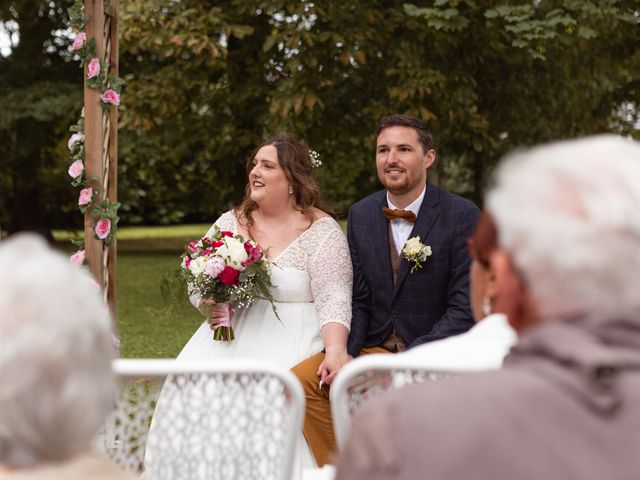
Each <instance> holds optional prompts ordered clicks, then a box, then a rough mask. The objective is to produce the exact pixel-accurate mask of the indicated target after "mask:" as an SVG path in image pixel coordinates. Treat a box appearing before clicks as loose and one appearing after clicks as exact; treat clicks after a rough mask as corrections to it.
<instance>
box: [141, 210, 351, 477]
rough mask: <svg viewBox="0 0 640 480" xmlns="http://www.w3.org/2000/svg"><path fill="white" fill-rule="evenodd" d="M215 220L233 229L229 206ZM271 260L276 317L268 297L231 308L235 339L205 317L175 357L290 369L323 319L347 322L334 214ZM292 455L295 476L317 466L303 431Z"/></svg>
mask: <svg viewBox="0 0 640 480" xmlns="http://www.w3.org/2000/svg"><path fill="white" fill-rule="evenodd" d="M216 225H217V226H218V227H219V228H220V229H221V230H229V231H232V232H234V234H235V233H238V222H237V219H236V216H235V215H234V214H233V213H232V212H226V213H224V214H223V215H222V216H221V217H220V218H219V219H218V220H217V221H216V222H215V224H214V226H216ZM214 226H212V227H211V229H210V230H209V232H208V233H210V232H212V231H213V229H214ZM270 262H271V280H272V283H273V285H274V286H273V288H272V289H271V292H272V294H273V298H274V300H275V305H276V308H277V311H278V315H279V317H280V320H278V318H277V317H276V316H275V314H274V312H273V309H272V307H271V304H270V303H269V302H268V301H267V300H264V299H256V300H255V301H254V302H253V304H252V305H251V306H250V307H249V308H248V309H245V310H235V311H234V313H233V317H232V325H233V330H234V334H235V340H233V341H232V342H230V343H226V342H216V341H214V340H213V332H212V331H211V329H210V328H209V324H208V322H206V321H205V322H203V324H202V325H201V326H200V328H198V330H197V331H196V332H195V333H194V334H193V336H192V337H191V339H190V340H189V341H188V342H187V344H186V345H185V346H184V348H183V349H182V351H181V352H180V354H179V355H178V359H179V360H186V359H188V360H194V359H212V358H220V357H224V358H231V357H233V358H254V359H261V360H268V361H270V362H273V363H276V364H277V365H279V366H281V367H284V368H287V369H289V368H291V367H293V366H295V365H296V364H297V363H299V362H301V361H302V360H304V359H306V358H308V357H310V356H312V355H315V354H316V353H318V352H320V351H321V350H322V349H323V348H324V347H323V343H322V337H321V336H320V329H321V328H322V326H323V325H325V324H327V323H330V322H337V323H340V324H342V325H344V326H346V327H347V328H349V327H350V323H351V286H352V269H351V258H350V255H349V247H348V245H347V240H346V238H345V236H344V233H343V232H342V229H341V228H340V226H339V225H338V223H337V222H336V221H335V220H334V219H333V218H330V217H325V218H321V219H319V220H317V221H316V222H315V223H313V224H312V225H311V226H310V227H309V228H308V229H307V230H305V231H304V232H303V233H302V234H301V235H300V236H299V237H297V238H296V239H295V240H294V241H293V242H291V244H290V245H289V246H288V247H287V248H286V249H285V250H283V251H282V253H280V254H279V255H278V256H277V257H276V258H274V259H271V261H270ZM151 430H153V425H152V427H151ZM150 435H151V432H150ZM150 453H151V452H149V451H148V450H147V454H146V458H147V460H145V466H146V468H147V470H152V465H149V459H150V458H152V455H150ZM297 457H298V458H297V460H296V465H295V466H294V475H293V479H294V480H296V479H300V478H302V470H303V469H304V468H311V467H315V466H316V464H315V461H314V460H313V457H312V455H311V452H310V450H309V447H308V446H307V444H306V441H305V440H304V437H303V436H302V433H301V434H300V442H299V448H298V455H297Z"/></svg>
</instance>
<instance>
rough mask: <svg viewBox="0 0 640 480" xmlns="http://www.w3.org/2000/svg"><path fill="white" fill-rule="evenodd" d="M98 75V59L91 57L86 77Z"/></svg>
mask: <svg viewBox="0 0 640 480" xmlns="http://www.w3.org/2000/svg"><path fill="white" fill-rule="evenodd" d="M98 75H100V60H98V59H97V58H92V59H91V60H90V61H89V66H88V67H87V78H95V77H97V76H98Z"/></svg>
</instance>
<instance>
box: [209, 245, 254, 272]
mask: <svg viewBox="0 0 640 480" xmlns="http://www.w3.org/2000/svg"><path fill="white" fill-rule="evenodd" d="M216 254H217V255H220V256H221V257H222V258H224V259H226V260H227V264H230V265H232V266H233V268H235V269H236V270H238V271H240V272H241V271H243V270H244V269H245V267H243V266H242V263H243V262H246V261H247V259H248V258H249V255H247V251H246V250H245V249H244V243H243V242H239V241H238V240H236V239H235V238H230V237H225V238H224V245H221V246H220V247H218V250H216Z"/></svg>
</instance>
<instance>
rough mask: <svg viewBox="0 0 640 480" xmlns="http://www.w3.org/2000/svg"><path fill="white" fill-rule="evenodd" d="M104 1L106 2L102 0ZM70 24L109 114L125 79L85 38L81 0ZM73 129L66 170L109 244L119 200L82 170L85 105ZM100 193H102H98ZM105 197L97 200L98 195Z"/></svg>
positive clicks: (78, 256)
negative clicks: (111, 199) (107, 196)
mask: <svg viewBox="0 0 640 480" xmlns="http://www.w3.org/2000/svg"><path fill="white" fill-rule="evenodd" d="M105 5H108V2H107V1H105ZM68 12H69V19H70V24H71V28H72V29H73V30H74V31H75V32H77V34H76V37H75V39H74V40H73V43H72V45H71V47H70V50H71V51H72V52H74V53H75V54H76V55H78V57H79V58H80V67H81V68H82V67H84V66H85V65H87V76H86V79H85V82H86V85H87V87H89V88H92V89H95V90H98V91H100V106H101V107H102V111H103V113H104V114H108V113H109V111H110V110H111V108H114V107H115V108H117V107H118V105H120V92H121V89H122V85H123V84H124V83H125V81H124V80H123V79H122V78H120V77H118V76H117V75H114V74H113V73H110V71H109V69H110V65H109V63H108V62H107V61H106V60H104V59H100V58H98V56H97V53H96V39H95V38H87V34H86V32H85V28H86V24H87V18H86V17H85V16H84V4H83V2H82V0H76V2H75V3H74V5H73V6H72V7H70V8H69V9H68ZM69 130H70V131H71V132H72V135H71V137H70V138H69V142H68V147H69V160H70V162H71V165H70V166H69V169H68V173H69V176H70V177H71V178H72V181H71V185H72V186H74V187H79V188H80V193H79V196H78V207H79V209H80V212H81V213H82V214H83V215H84V214H85V212H86V211H87V209H89V208H92V209H91V216H92V217H93V218H95V223H94V228H93V230H94V236H95V238H96V239H99V240H102V241H103V242H104V244H105V245H106V246H107V247H108V246H111V245H112V244H113V242H114V240H115V238H116V231H117V226H118V220H119V217H118V208H119V207H120V203H118V202H114V203H111V202H110V201H109V199H108V198H106V194H104V193H105V192H101V188H102V187H101V185H100V179H99V178H98V177H91V178H87V176H86V173H85V165H84V160H85V147H84V108H82V112H81V114H80V118H79V119H78V122H77V123H76V124H75V125H72V126H71V128H70V129H69ZM101 194H102V195H101ZM103 196H104V197H105V198H104V200H102V201H101V202H97V201H96V199H97V198H98V197H103ZM72 243H73V244H74V245H76V246H77V247H78V251H77V252H76V253H74V254H73V255H72V256H71V262H72V263H74V264H76V265H82V264H83V263H84V261H85V251H84V240H79V239H75V240H72Z"/></svg>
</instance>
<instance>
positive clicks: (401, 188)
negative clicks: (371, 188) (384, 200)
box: [378, 169, 422, 196]
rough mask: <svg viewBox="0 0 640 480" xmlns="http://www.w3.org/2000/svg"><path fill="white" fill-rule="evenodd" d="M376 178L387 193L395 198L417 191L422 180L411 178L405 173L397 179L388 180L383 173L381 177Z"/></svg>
mask: <svg viewBox="0 0 640 480" xmlns="http://www.w3.org/2000/svg"><path fill="white" fill-rule="evenodd" d="M405 170H406V169H405ZM378 178H379V180H380V182H381V183H382V185H383V186H384V188H386V189H387V191H388V192H389V193H391V194H392V195H397V196H402V195H406V194H407V193H409V192H411V191H413V190H415V189H417V187H418V186H419V185H420V184H421V182H422V178H419V177H418V178H411V177H410V175H409V174H408V173H406V172H405V174H404V175H402V176H401V177H400V178H398V179H389V178H388V177H386V176H385V173H384V172H382V175H378Z"/></svg>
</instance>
